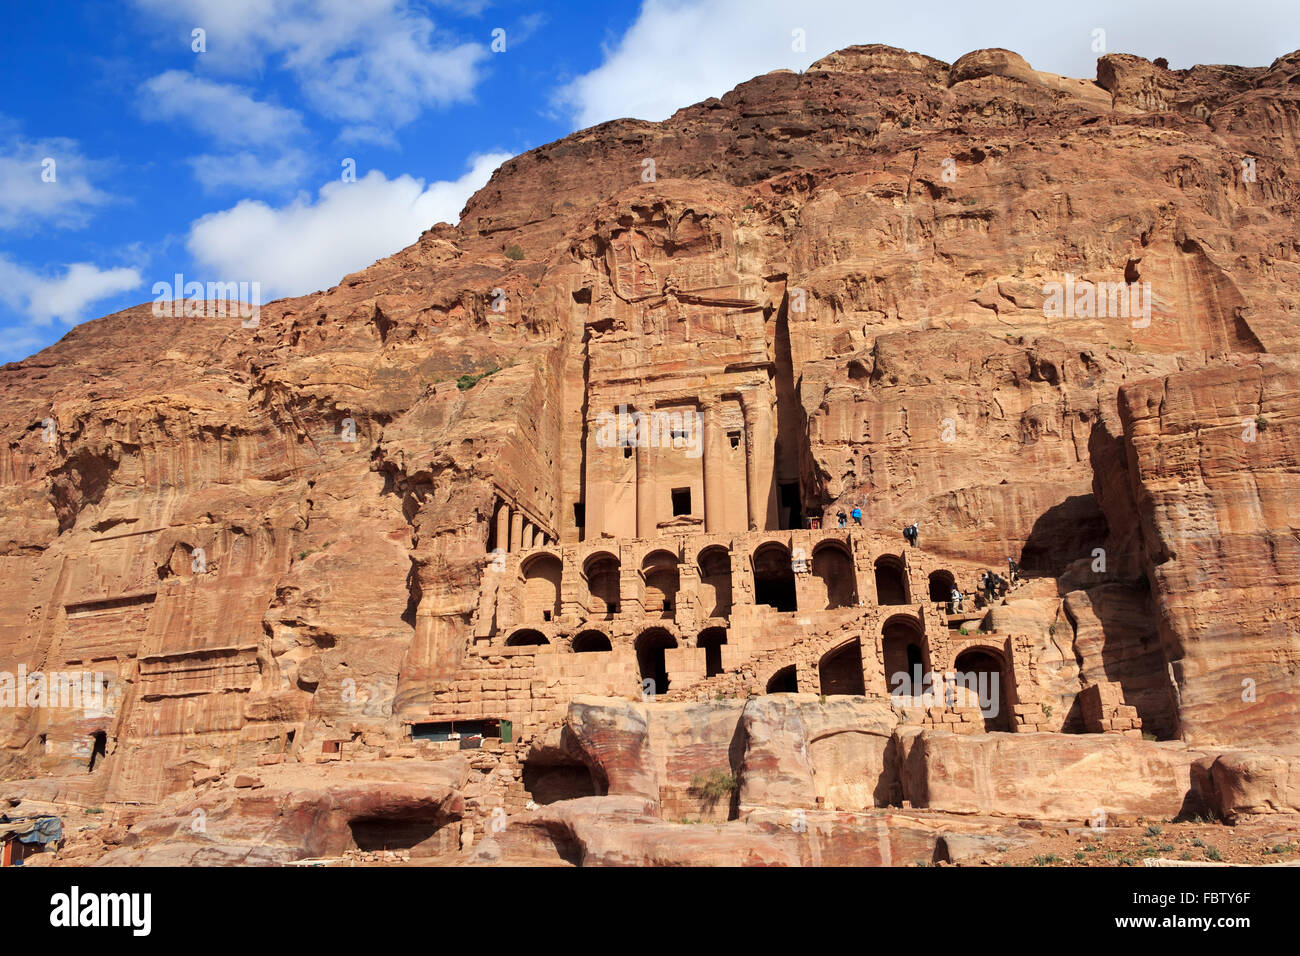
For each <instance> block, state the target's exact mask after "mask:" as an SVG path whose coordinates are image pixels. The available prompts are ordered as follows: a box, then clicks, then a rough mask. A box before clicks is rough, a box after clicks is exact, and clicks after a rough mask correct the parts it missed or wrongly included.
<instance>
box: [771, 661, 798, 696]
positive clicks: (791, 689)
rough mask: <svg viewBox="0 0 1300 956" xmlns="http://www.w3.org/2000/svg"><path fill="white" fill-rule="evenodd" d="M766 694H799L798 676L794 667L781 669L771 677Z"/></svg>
mask: <svg viewBox="0 0 1300 956" xmlns="http://www.w3.org/2000/svg"><path fill="white" fill-rule="evenodd" d="M767 692H768V693H769V694H797V693H799V675H798V674H797V673H796V672H795V668H794V665H793V664H791V665H789V666H788V667H782V668H781V669H780V670H779V671H777V672H776V673H775V674H773V675H772V677H771V679H770V680H769V681H768V682H767Z"/></svg>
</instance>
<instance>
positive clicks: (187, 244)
mask: <svg viewBox="0 0 1300 956" xmlns="http://www.w3.org/2000/svg"><path fill="white" fill-rule="evenodd" d="M1297 10H1300V7H1298V8H1297ZM0 25H2V26H3V29H2V30H0V89H3V90H4V91H5V95H4V96H3V97H2V98H0V329H2V330H3V332H4V334H3V335H2V336H0V361H12V360H15V359H19V358H23V357H25V356H27V355H30V354H32V353H34V352H36V351H38V350H39V349H41V348H44V347H45V346H47V345H49V344H51V343H53V342H54V341H57V340H58V339H59V338H60V337H62V335H63V334H65V333H66V331H67V330H68V328H69V327H70V326H71V325H73V324H75V323H76V322H79V321H84V320H87V319H90V318H94V317H96V316H99V315H104V314H107V313H110V312H113V311H116V310H119V309H122V308H126V307H128V306H131V305H135V304H137V303H140V302H148V301H151V300H152V299H153V298H154V296H153V293H152V287H153V285H154V283H155V282H158V281H169V280H170V279H171V278H172V276H173V274H175V273H177V272H180V273H183V274H184V275H185V277H186V278H187V280H189V279H193V280H199V281H221V282H227V281H257V282H260V283H261V287H262V299H263V301H269V300H270V299H272V298H275V297H278V296H282V295H298V294H302V293H306V292H311V291H313V290H315V289H324V288H328V287H329V286H331V285H333V284H334V283H336V282H337V281H338V280H339V279H340V278H342V276H343V275H345V274H346V273H347V272H352V271H356V270H357V269H361V268H364V267H366V266H367V265H369V264H370V263H371V262H373V261H374V260H375V259H378V258H381V257H382V256H385V255H389V254H391V253H393V252H396V251H397V250H398V249H401V248H403V247H404V246H406V245H409V244H410V243H411V242H413V241H414V240H415V239H416V238H417V237H418V236H419V233H420V232H421V231H422V230H423V229H425V228H428V227H429V226H431V225H433V224H434V223H435V222H438V221H442V220H445V221H455V220H456V219H457V217H458V214H459V211H460V208H461V206H462V205H463V204H464V202H465V200H466V199H467V198H468V196H469V195H470V194H471V193H472V192H473V191H474V190H475V189H476V188H478V187H479V186H481V185H482V184H483V183H484V182H486V180H487V178H488V176H489V175H490V174H491V171H492V169H493V168H495V166H496V165H498V164H499V163H500V162H501V161H502V160H503V159H504V158H506V157H507V156H510V155H514V154H516V153H519V152H522V151H524V150H526V149H530V148H532V147H534V146H538V145H541V144H542V143H546V142H549V141H551V140H554V139H558V138H560V137H562V136H565V135H567V134H568V133H570V132H573V131H574V130H576V129H580V128H582V127H584V126H588V125H591V124H592V123H595V122H600V121H603V120H606V119H612V118H616V117H618V116H635V117H638V118H641V119H649V120H660V119H664V118H665V117H667V116H668V115H670V114H671V113H672V111H673V110H674V109H676V108H679V107H681V106H686V105H689V104H691V103H693V102H696V101H698V100H700V99H703V98H705V97H707V96H714V95H721V94H722V93H724V92H726V91H727V90H728V89H730V88H731V87H732V86H734V85H735V84H736V83H738V82H741V81H743V80H745V79H747V78H749V77H750V76H753V75H756V74H759V73H763V72H766V71H768V70H772V69H778V68H790V69H801V68H803V67H806V66H807V65H808V64H809V63H811V62H812V61H813V60H815V59H816V58H818V57H820V56H823V55H825V54H826V53H828V52H830V51H832V50H835V49H838V48H840V47H843V46H848V45H850V44H853V43H871V42H883V43H891V44H894V45H897V46H903V47H906V48H908V49H913V50H917V51H919V52H922V53H928V54H930V55H932V56H937V57H939V58H941V59H945V60H949V61H951V60H954V59H956V58H957V57H958V56H960V55H961V54H963V53H966V52H968V51H970V50H972V49H978V48H980V47H985V46H1004V47H1008V48H1010V49H1013V50H1016V51H1017V52H1019V53H1021V54H1022V55H1024V56H1025V57H1026V59H1028V60H1029V61H1030V63H1031V64H1032V65H1033V66H1034V67H1036V68H1038V69H1043V70H1051V71H1053V72H1058V73H1065V74H1068V75H1073V76H1088V77H1091V76H1093V75H1094V62H1095V59H1096V57H1097V56H1098V52H1099V51H1098V50H1097V49H1096V47H1097V42H1098V37H1097V31H1098V30H1102V31H1104V34H1103V38H1102V44H1103V49H1104V50H1105V51H1110V52H1133V53H1139V54H1141V55H1144V56H1148V57H1156V56H1165V57H1167V58H1168V59H1169V60H1170V64H1171V66H1173V67H1175V68H1178V67H1185V66H1191V65H1193V64H1194V63H1198V62H1219V63H1223V62H1227V63H1239V64H1243V65H1267V64H1268V63H1269V62H1271V61H1272V59H1274V58H1275V57H1277V56H1279V55H1281V54H1283V53H1287V52H1290V50H1291V49H1294V48H1295V47H1296V46H1300V29H1297V28H1300V12H1297V11H1296V10H1285V9H1283V10H1279V9H1273V8H1272V5H1271V4H1270V3H1268V2H1266V0H1237V2H1235V3H1233V4H1231V5H1224V4H1221V3H1213V2H1209V0H1205V2H1200V0H1183V2H1169V3H1165V2H1161V0H1152V2H1149V3H1147V4H1141V5H1137V4H1134V3H1132V2H1131V0H1126V2H1120V0H1115V2H1111V0H1102V2H1093V3H1088V4H1084V5H1075V6H1074V7H1071V8H1068V9H1062V8H1059V7H1058V6H1057V5H1054V4H1042V3H1039V2H1017V0H1002V2H990V3H985V4H970V3H968V2H964V0H963V2H952V3H947V2H936V0H930V2H927V3H925V4H921V5H912V6H909V5H902V4H880V3H871V2H864V0H825V2H817V0H809V2H805V3H800V4H791V3H789V2H788V0H781V2H777V0H641V2H639V3H637V2H627V3H607V2H597V0H570V2H558V3H545V4H539V3H528V2H522V0H520V2H515V0H117V2H98V0H91V2H83V3H74V2H59V0H54V2H46V3H42V4H19V3H10V4H7V5H6V6H5V8H4V11H3V13H0ZM195 29H202V30H203V31H204V34H203V37H202V39H203V43H202V45H203V46H204V47H205V49H204V50H202V51H196V50H195V49H194V47H195V45H196V40H195V36H194V33H193V31H194V30H195ZM498 30H504V50H500V49H498V50H494V49H493V43H494V37H495V38H496V40H497V43H496V46H497V47H498V48H499V47H500V46H501V42H500V37H501V34H499V33H496V34H494V31H498ZM349 158H350V159H352V160H354V161H355V170H356V181H355V182H344V181H343V175H342V172H343V166H342V164H343V161H344V160H345V159H349ZM50 160H53V163H52V165H51V164H50V162H49V161H50ZM51 172H52V176H51ZM48 180H52V181H48Z"/></svg>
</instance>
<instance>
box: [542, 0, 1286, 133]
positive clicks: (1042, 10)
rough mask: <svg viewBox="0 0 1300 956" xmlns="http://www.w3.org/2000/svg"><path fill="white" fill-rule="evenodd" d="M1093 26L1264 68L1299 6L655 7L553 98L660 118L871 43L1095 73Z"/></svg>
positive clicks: (755, 0)
mask: <svg viewBox="0 0 1300 956" xmlns="http://www.w3.org/2000/svg"><path fill="white" fill-rule="evenodd" d="M1263 24H1267V25H1268V29H1267V30H1263V29H1261V25H1263ZM1097 28H1101V29H1103V30H1105V31H1106V33H1105V46H1106V51H1107V52H1114V53H1137V54H1139V55H1141V56H1145V57H1149V58H1155V57H1158V56H1163V57H1166V58H1167V59H1168V60H1169V63H1170V66H1172V67H1174V68H1184V67H1189V66H1192V65H1194V64H1196V63H1236V64H1240V65H1243V66H1263V65H1267V64H1268V63H1270V62H1271V61H1272V60H1273V59H1274V58H1276V57H1278V56H1280V55H1282V54H1283V53H1289V52H1290V51H1291V49H1292V48H1293V47H1294V45H1295V39H1294V38H1295V36H1296V35H1297V34H1300V7H1298V6H1296V5H1290V7H1289V8H1288V7H1286V6H1285V5H1278V4H1275V3H1273V2H1271V0H1234V2H1233V3H1231V4H1222V3H1219V2H1218V0H1154V2H1150V3H1146V4H1134V3H1132V2H1131V0H1093V2H1091V3H1088V4H1082V5H1081V4H1075V5H1073V6H1069V5H1066V6H1061V5H1059V4H1056V5H1053V4H1043V3H1041V2H1039V0H1002V2H995V3H992V4H983V5H980V4H970V3H968V2H966V0H960V2H953V3H951V4H944V3H938V2H932V3H925V4H877V3H872V4H867V3H863V2H861V0H825V2H819V3H815V4H792V3H789V2H788V0H695V2H689V0H645V2H644V3H643V4H642V6H641V12H640V13H639V15H638V16H637V18H636V20H635V21H634V22H633V23H632V25H631V26H630V27H629V28H628V30H627V32H626V33H624V34H623V36H622V37H620V38H619V39H618V41H617V42H616V43H615V45H614V46H613V47H611V48H608V49H607V50H606V51H605V58H604V62H603V63H602V64H601V65H600V66H599V67H597V68H596V69H594V70H592V71H591V72H589V73H585V74H583V75H582V76H580V77H578V78H577V79H575V80H573V81H572V82H571V83H569V84H568V85H566V86H565V87H564V88H562V89H561V90H560V91H559V93H558V97H557V99H558V101H559V103H560V105H561V106H563V107H565V108H567V110H568V111H569V112H570V114H571V115H572V117H573V120H574V122H575V124H576V125H577V126H579V127H585V126H592V125H595V124H596V123H601V122H604V121H605V120H610V119H617V118H620V117H635V118H637V119H645V120H662V119H666V118H667V117H669V116H671V115H672V114H673V112H675V111H676V110H678V109H680V108H681V107H683V106H690V105H691V104H693V103H697V102H699V101H700V100H703V99H707V98H708V97H710V96H721V95H722V94H724V93H726V92H727V91H728V90H730V89H731V88H732V87H734V86H736V85H737V84H739V83H743V82H744V81H745V80H748V79H750V78H751V77H753V76H757V75H759V74H762V73H767V72H769V71H771V70H775V69H782V68H784V69H804V68H806V67H807V66H808V65H809V64H811V63H812V62H813V61H814V60H817V59H819V58H821V57H823V56H825V55H826V54H827V53H831V52H833V51H835V50H838V49H843V48H844V47H846V46H852V45H854V44H865V43H886V44H889V45H891V46H897V47H902V48H904V49H908V50H915V51H916V52H918V53H925V54H928V55H929V56H933V57H937V58H939V59H941V60H947V61H948V62H952V61H953V60H956V59H957V58H958V57H959V56H961V55H962V54H964V53H969V52H970V51H972V50H978V49H981V48H984V47H1004V48H1007V49H1010V50H1014V51H1015V52H1017V53H1019V54H1020V55H1021V56H1023V57H1024V58H1025V59H1026V60H1028V61H1029V63H1030V64H1031V65H1032V66H1033V67H1034V68H1035V69H1039V70H1046V71H1049V72H1053V73H1062V74H1065V75H1069V76H1079V77H1086V78H1091V77H1094V76H1095V75H1096V59H1097V57H1098V56H1099V55H1100V54H1099V53H1098V52H1095V51H1094V50H1093V31H1094V30H1095V29H1097ZM796 29H800V30H803V31H804V36H805V46H806V49H805V50H803V51H796V50H794V49H793V48H792V47H793V44H794V39H793V31H794V30H796Z"/></svg>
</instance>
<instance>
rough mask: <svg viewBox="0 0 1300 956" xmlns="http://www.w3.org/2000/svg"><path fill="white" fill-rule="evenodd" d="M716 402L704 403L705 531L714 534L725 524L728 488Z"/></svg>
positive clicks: (723, 437)
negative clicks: (724, 471)
mask: <svg viewBox="0 0 1300 956" xmlns="http://www.w3.org/2000/svg"><path fill="white" fill-rule="evenodd" d="M718 412H719V409H718V402H717V400H716V399H712V398H711V399H708V400H706V401H705V402H704V530H705V531H707V532H709V533H710V534H717V533H718V532H720V531H723V530H725V528H726V522H727V497H726V496H727V486H726V480H725V478H726V476H725V475H724V474H723V470H722V469H723V465H722V448H723V442H724V441H725V436H724V435H723V434H722V421H721V420H720V418H719V414H718Z"/></svg>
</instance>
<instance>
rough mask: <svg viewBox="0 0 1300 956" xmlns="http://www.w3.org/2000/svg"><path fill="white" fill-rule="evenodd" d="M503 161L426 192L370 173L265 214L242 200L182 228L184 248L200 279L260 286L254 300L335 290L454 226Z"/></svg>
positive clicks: (496, 158) (415, 183) (413, 183)
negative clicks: (437, 228) (429, 232)
mask: <svg viewBox="0 0 1300 956" xmlns="http://www.w3.org/2000/svg"><path fill="white" fill-rule="evenodd" d="M509 158H510V157H509V155H508V154H505V153H491V154H488V155H484V156H478V157H475V158H474V159H473V160H472V161H471V164H470V169H469V171H468V172H466V173H465V175H464V176H461V177H460V178H459V179H456V180H450V181H439V182H434V183H430V184H428V185H427V186H426V185H425V183H424V180H422V179H415V178H412V177H411V176H405V175H403V176H398V177H397V178H395V179H387V178H386V177H385V176H384V174H383V173H381V172H379V171H377V170H372V171H371V172H369V173H367V174H366V175H365V176H363V177H361V178H360V179H358V180H357V181H356V182H352V183H345V182H342V181H339V182H332V183H327V184H326V185H325V186H322V187H321V189H320V192H319V195H318V196H317V197H316V199H315V200H314V201H313V200H312V199H311V198H310V197H308V196H306V195H303V196H300V197H299V198H298V199H296V200H295V201H294V202H292V203H289V204H288V205H286V206H281V207H279V208H273V207H271V206H269V205H267V204H266V203H264V202H259V201H255V200H248V199H246V200H243V201H242V202H240V203H238V204H237V205H235V206H234V207H232V208H230V209H226V210H223V211H221V212H215V213H210V214H208V215H206V216H203V217H202V218H201V219H198V220H196V221H195V222H194V223H193V225H192V226H191V228H190V234H189V238H188V239H187V241H186V248H187V249H188V250H189V252H190V254H191V255H192V256H193V257H194V261H195V262H196V263H197V264H198V265H199V267H201V268H203V269H206V270H209V271H210V273H211V274H210V275H206V276H204V277H203V278H204V281H207V280H212V281H223V282H229V281H236V282H240V281H247V282H260V283H261V288H262V301H263V302H266V301H269V300H271V299H273V298H279V297H281V296H287V295H302V294H304V293H307V292H312V291H315V290H317V289H326V288H329V287H330V286H333V285H336V284H337V283H338V281H339V280H340V279H342V278H343V277H344V276H345V275H347V274H348V273H351V272H356V271H357V270H358V269H363V268H365V267H366V266H368V265H370V264H371V263H372V262H374V261H375V260H377V259H382V258H383V257H385V256H389V255H392V254H393V253H394V252H397V251H398V250H400V249H403V248H405V247H406V246H408V245H410V244H411V243H413V242H414V241H415V240H416V239H418V238H419V236H420V233H421V232H423V231H424V230H426V229H428V228H429V227H430V226H432V225H434V224H435V223H437V222H457V221H459V219H460V211H461V209H462V208H463V207H464V205H465V201H466V200H467V199H469V197H470V196H471V195H472V194H473V193H474V191H475V190H476V189H478V188H480V187H481V186H483V184H484V183H486V182H487V180H488V177H489V176H491V174H492V171H493V170H494V169H495V168H496V167H497V166H499V165H500V164H501V163H502V162H504V161H505V160H506V159H509Z"/></svg>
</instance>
